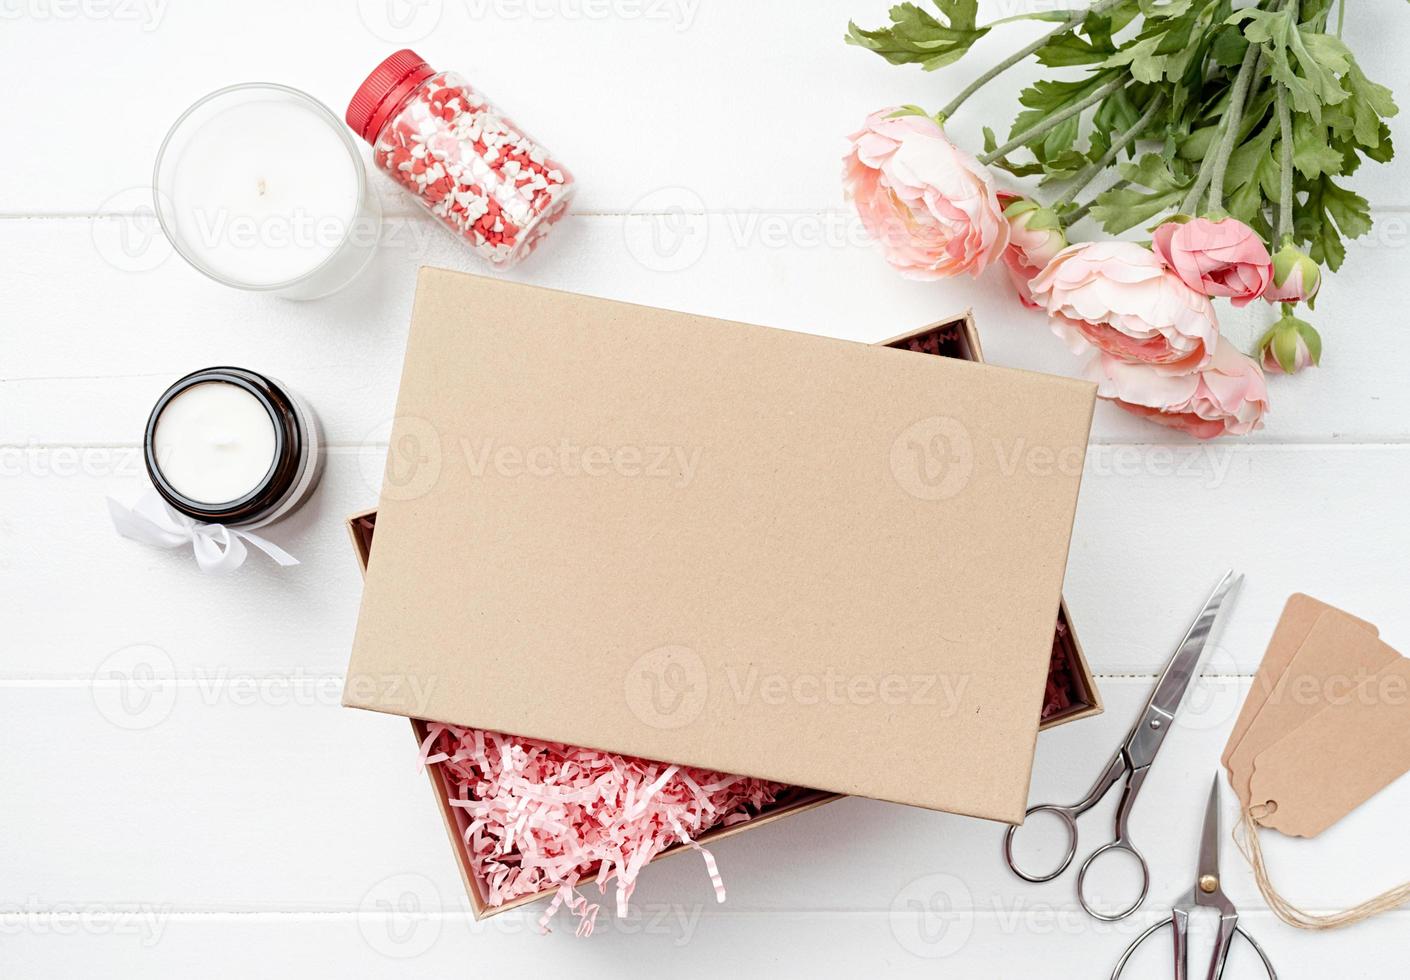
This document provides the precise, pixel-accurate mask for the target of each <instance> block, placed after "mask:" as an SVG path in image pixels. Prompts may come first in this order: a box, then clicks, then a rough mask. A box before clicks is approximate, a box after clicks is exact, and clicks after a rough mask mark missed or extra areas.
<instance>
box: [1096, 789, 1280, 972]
mask: <svg viewBox="0 0 1410 980" xmlns="http://www.w3.org/2000/svg"><path fill="white" fill-rule="evenodd" d="M1198 908H1205V909H1214V910H1215V911H1216V912H1218V913H1219V935H1218V938H1216V939H1215V941H1214V952H1213V953H1212V954H1210V958H1209V973H1208V974H1207V977H1208V980H1220V978H1222V977H1223V976H1224V964H1225V963H1226V962H1227V961H1228V958H1229V947H1230V945H1232V943H1233V941H1234V934H1235V933H1237V934H1238V935H1240V936H1243V937H1244V939H1245V940H1247V941H1248V944H1249V945H1250V946H1252V947H1253V949H1254V952H1256V953H1257V954H1258V958H1259V959H1261V960H1262V961H1263V968H1264V969H1265V970H1267V971H1268V978H1269V980H1278V974H1277V973H1276V972H1275V971H1274V970H1273V964H1272V963H1270V962H1269V961H1268V954H1267V953H1265V952H1263V947H1262V946H1260V945H1258V942H1257V941H1256V940H1255V939H1254V938H1253V937H1252V936H1250V935H1249V934H1248V933H1246V932H1244V931H1243V929H1242V928H1241V927H1240V926H1239V910H1238V909H1236V908H1234V903H1233V902H1231V901H1229V896H1227V895H1225V894H1224V889H1223V887H1222V886H1221V885H1220V883H1219V776H1218V774H1216V775H1215V777H1214V785H1213V786H1212V787H1211V788H1210V790H1209V804H1208V805H1207V806H1206V807H1205V810H1204V835H1203V836H1202V837H1201V838H1200V842H1199V869H1198V871H1197V874H1196V877H1195V885H1194V887H1193V888H1191V889H1190V890H1189V892H1188V893H1186V895H1185V896H1184V897H1183V898H1181V899H1180V901H1178V902H1176V903H1175V905H1174V907H1173V908H1172V909H1171V910H1170V918H1168V919H1161V920H1160V921H1159V922H1157V923H1156V924H1155V925H1153V926H1151V927H1150V928H1149V929H1147V930H1146V931H1145V932H1143V933H1141V934H1140V935H1139V936H1137V937H1136V941H1135V942H1133V943H1132V944H1131V945H1130V946H1128V947H1126V952H1125V953H1122V954H1121V959H1119V960H1117V961H1116V969H1115V970H1113V971H1112V972H1111V980H1118V978H1119V977H1120V976H1121V971H1122V970H1124V969H1126V961H1127V960H1129V959H1130V958H1131V954H1133V953H1135V952H1136V948H1137V947H1138V946H1140V945H1141V943H1143V942H1145V941H1146V940H1147V939H1149V938H1150V937H1151V936H1154V935H1155V934H1156V933H1157V932H1159V931H1160V930H1161V929H1163V928H1165V927H1166V926H1170V927H1171V929H1172V930H1173V931H1174V933H1175V980H1188V978H1189V975H1190V913H1191V912H1193V911H1194V910H1195V909H1198Z"/></svg>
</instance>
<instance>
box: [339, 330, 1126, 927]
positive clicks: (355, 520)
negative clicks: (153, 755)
mask: <svg viewBox="0 0 1410 980" xmlns="http://www.w3.org/2000/svg"><path fill="white" fill-rule="evenodd" d="M880 346H889V347H893V348H898V349H902V350H909V351H915V352H918V353H925V354H930V355H936V356H942V357H952V358H957V359H960V360H969V361H982V360H983V357H982V352H981V348H980V343H979V336H978V333H977V331H976V328H975V324H974V322H973V318H972V316H971V315H970V314H969V313H965V314H963V315H961V316H955V317H949V318H946V319H943V320H941V321H938V322H937V323H935V324H932V325H930V326H927V327H924V328H922V329H920V330H917V331H914V332H911V333H907V334H904V335H902V336H899V337H895V338H893V339H891V340H888V341H884V342H882V344H881V345H880ZM376 515H377V511H376V509H371V510H367V511H363V512H361V513H357V514H354V515H351V516H350V517H349V518H348V519H347V528H348V531H349V534H350V536H351V539H352V543H353V547H354V550H355V553H356V556H357V560H358V562H359V564H360V566H361V568H362V571H363V573H364V575H365V574H366V572H367V567H368V562H369V560H370V557H371V551H372V541H373V532H374V529H375V527H376ZM1058 615H1059V623H1058V628H1057V631H1056V634H1055V637H1054V648H1053V661H1052V664H1051V665H1050V668H1049V669H1050V684H1055V685H1057V686H1058V687H1060V688H1065V695H1066V699H1067V700H1068V702H1069V703H1068V705H1067V706H1066V707H1065V708H1062V709H1060V710H1057V711H1054V712H1050V713H1048V714H1047V716H1045V717H1043V718H1042V720H1041V722H1040V726H1039V727H1040V728H1041V729H1042V730H1048V729H1051V728H1055V727H1058V726H1060V725H1065V724H1067V723H1069V722H1072V721H1077V720H1079V719H1083V718H1088V717H1091V716H1093V715H1097V714H1100V713H1101V711H1102V701H1101V697H1100V694H1099V692H1098V689H1097V686H1096V683H1095V681H1094V679H1093V676H1092V673H1091V670H1090V667H1089V666H1088V664H1087V661H1086V658H1085V656H1084V655H1083V652H1082V648H1081V644H1080V643H1079V641H1078V638H1077V635H1076V630H1075V629H1074V627H1073V625H1072V622H1071V619H1070V617H1069V615H1068V612H1067V608H1066V604H1065V603H1063V602H1060V603H1059V608H1058ZM1060 666H1061V667H1062V668H1063V669H1060V670H1059V669H1058V668H1059V667H1060ZM411 727H412V732H413V737H414V738H415V740H416V745H418V746H419V745H420V743H421V742H422V741H424V739H425V738H426V735H427V729H426V724H425V722H424V721H423V720H421V719H416V718H413V719H412V720H411ZM427 775H428V777H429V779H430V783H431V787H432V791H433V795H434V796H435V799H436V803H437V806H438V807H439V809H440V812H441V816H442V818H443V821H444V823H445V826H446V830H447V833H448V836H449V839H450V843H451V847H452V852H453V853H454V855H455V857H456V864H457V867H459V869H460V873H461V877H462V879H463V881H464V884H465V888H466V892H467V895H468V897H469V901H470V907H471V911H472V913H473V915H474V916H475V918H476V919H480V918H483V917H486V916H491V915H496V914H498V913H501V912H506V911H509V910H510V909H514V908H518V907H520V906H523V905H527V904H529V903H532V902H535V901H538V900H539V899H543V898H547V897H550V896H551V895H552V894H553V891H552V890H551V889H550V890H546V891H543V892H540V893H537V894H531V895H524V896H521V897H519V898H517V899H515V900H512V901H509V902H505V903H503V904H501V905H498V906H494V907H491V906H489V905H487V903H486V901H485V898H484V895H483V892H482V889H481V886H480V883H479V882H478V881H477V880H476V878H475V875H474V874H473V872H472V869H471V866H470V863H469V857H468V852H467V849H466V848H465V846H464V844H463V841H464V834H465V831H466V827H467V817H466V814H465V811H464V810H463V809H460V808H456V807H452V806H451V805H450V803H449V799H450V791H449V789H448V786H447V783H446V782H445V780H444V778H443V775H442V772H441V767H439V766H436V765H431V766H428V767H427ZM843 795H844V794H841V793H834V792H824V791H819V790H810V789H804V788H801V787H799V788H797V789H796V790H794V791H792V792H789V793H786V794H784V795H783V796H782V797H780V799H779V800H778V801H777V802H776V803H775V804H773V805H771V806H770V807H768V808H767V809H766V810H765V811H764V812H763V813H761V814H759V815H758V816H756V817H755V818H754V819H752V820H749V821H747V822H744V823H741V824H736V825H734V826H730V827H719V828H716V829H714V830H711V831H709V832H707V833H706V834H704V835H702V836H701V838H700V840H699V841H698V843H700V844H702V845H707V846H708V845H710V844H712V843H715V842H718V841H720V840H723V839H724V838H726V837H730V836H733V835H734V834H737V833H742V832H744V831H746V830H749V829H752V828H755V827H762V826H765V825H767V824H770V823H773V822H775V821H777V820H781V819H782V818H784V817H786V816H788V815H790V814H794V813H801V812H803V811H804V810H809V809H812V808H814V807H818V806H822V805H823V804H825V803H829V802H832V801H833V800H837V799H841V798H842V796H843ZM685 850H686V848H685V847H684V846H683V845H677V846H675V847H672V848H670V849H668V850H667V851H665V852H663V853H662V854H661V855H659V857H665V856H667V855H672V854H678V853H682V852H683V851H685ZM586 880H590V879H585V881H586Z"/></svg>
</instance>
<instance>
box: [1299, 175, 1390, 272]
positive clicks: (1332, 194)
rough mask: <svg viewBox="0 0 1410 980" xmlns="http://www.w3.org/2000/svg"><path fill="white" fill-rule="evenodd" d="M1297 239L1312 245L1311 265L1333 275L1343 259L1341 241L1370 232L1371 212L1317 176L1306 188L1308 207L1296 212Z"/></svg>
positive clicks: (1358, 198)
mask: <svg viewBox="0 0 1410 980" xmlns="http://www.w3.org/2000/svg"><path fill="white" fill-rule="evenodd" d="M1294 224H1295V225H1296V226H1297V232H1298V237H1299V238H1300V239H1301V240H1302V241H1305V242H1308V243H1309V244H1310V245H1311V248H1310V249H1309V250H1308V254H1309V255H1310V256H1311V257H1312V260H1313V261H1314V262H1318V263H1320V264H1322V265H1325V266H1326V267H1327V268H1328V269H1330V270H1331V271H1333V272H1335V271H1336V270H1337V269H1339V268H1341V264H1342V261H1343V260H1344V259H1345V258H1346V246H1344V245H1343V244H1342V238H1343V237H1346V238H1358V237H1360V236H1361V235H1364V234H1366V232H1368V231H1370V230H1371V209H1370V206H1369V205H1368V204H1367V203H1366V199H1365V198H1364V197H1362V196H1361V195H1360V194H1357V193H1355V192H1353V191H1349V190H1347V189H1346V188H1344V187H1341V186H1339V185H1337V184H1336V183H1335V182H1334V181H1333V180H1332V179H1331V178H1330V177H1319V178H1318V179H1317V180H1315V181H1311V182H1310V183H1309V184H1308V185H1307V204H1306V205H1305V206H1303V207H1302V208H1300V209H1299V213H1298V215H1297V220H1296V221H1295V222H1294Z"/></svg>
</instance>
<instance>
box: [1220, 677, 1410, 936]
mask: <svg viewBox="0 0 1410 980" xmlns="http://www.w3.org/2000/svg"><path fill="white" fill-rule="evenodd" d="M1406 772H1410V660H1406V659H1404V658H1399V659H1397V660H1396V661H1395V662H1394V663H1392V664H1391V665H1390V666H1388V667H1387V668H1386V669H1385V670H1383V671H1381V672H1380V673H1378V674H1376V675H1375V676H1373V677H1371V678H1370V679H1368V680H1367V681H1365V682H1364V683H1363V684H1361V685H1360V686H1359V687H1357V688H1356V689H1355V690H1354V691H1352V692H1351V694H1350V695H1349V696H1347V697H1345V698H1343V699H1340V700H1338V701H1337V702H1336V703H1335V704H1332V705H1330V706H1329V707H1327V708H1326V709H1325V710H1323V711H1322V712H1321V713H1319V714H1317V715H1315V716H1313V717H1312V718H1310V719H1308V720H1307V721H1306V722H1305V723H1304V724H1302V725H1301V726H1299V727H1298V728H1296V729H1294V730H1293V731H1290V732H1289V733H1288V734H1286V735H1285V736H1283V737H1282V738H1281V739H1279V740H1278V741H1277V742H1275V743H1274V744H1272V745H1270V746H1269V747H1268V748H1266V749H1264V750H1263V751H1262V752H1260V753H1259V754H1258V756H1257V758H1255V759H1254V761H1253V778H1252V784H1251V792H1252V794H1253V798H1254V799H1255V800H1259V801H1262V802H1259V803H1255V804H1254V805H1253V806H1252V807H1246V808H1245V809H1244V811H1243V813H1242V814H1241V815H1240V820H1239V825H1238V829H1237V830H1236V831H1235V839H1236V840H1237V841H1238V843H1239V847H1240V849H1241V850H1242V851H1243V852H1244V856H1245V857H1247V858H1248V860H1249V864H1250V865H1251V866H1252V868H1253V874H1254V879H1255V880H1256V881H1257V883H1258V890H1259V891H1260V892H1261V893H1262V894H1263V897H1264V898H1265V899H1266V900H1267V902H1268V907H1269V908H1270V909H1271V910H1272V911H1273V913H1274V914H1275V915H1277V916H1278V918H1280V919H1282V920H1283V921H1284V922H1286V923H1288V924H1289V925H1293V926H1297V927H1298V928H1299V929H1312V930H1318V931H1325V930H1329V929H1338V928H1341V927H1342V926H1348V925H1352V924H1354V923H1357V922H1361V921H1363V920H1365V919H1369V918H1371V917H1372V916H1374V915H1379V914H1380V913H1382V912H1389V911H1390V910H1392V909H1396V908H1399V907H1401V906H1402V905H1404V904H1405V903H1406V902H1410V882H1406V883H1405V884H1402V885H1399V886H1397V887H1395V888H1392V889H1390V890H1389V891H1385V892H1382V893H1381V894H1379V895H1377V896H1375V897H1374V898H1371V899H1368V900H1366V901H1364V902H1362V903H1360V904H1359V905H1357V906H1355V907H1353V908H1349V909H1343V910H1341V911H1338V912H1330V913H1314V912H1308V911H1306V910H1304V909H1301V908H1299V907H1298V906H1296V905H1293V904H1292V903H1291V902H1289V901H1288V900H1287V899H1285V898H1284V897H1283V896H1282V895H1281V894H1280V893H1279V892H1278V889H1277V888H1276V887H1275V886H1274V884H1273V881H1272V879H1271V878H1270V876H1269V873H1268V866H1267V864H1266V863H1265V861H1264V859H1263V849H1262V845H1261V844H1260V842H1259V839H1258V832H1259V828H1260V827H1267V828H1270V829H1272V830H1278V831H1281V832H1282V833H1284V834H1288V835H1290V836H1294V837H1314V836H1316V835H1317V834H1320V833H1321V832H1322V831H1324V830H1326V829H1327V828H1328V827H1330V826H1332V825H1333V824H1334V823H1336V822H1337V821H1338V820H1340V819H1341V818H1342V817H1344V816H1346V815H1347V814H1348V813H1350V812H1351V811H1352V810H1354V809H1356V808H1357V807H1358V806H1360V805H1361V804H1362V803H1365V802H1366V801H1367V800H1369V799H1370V798H1371V797H1373V796H1375V795H1376V794H1377V793H1379V792H1380V791H1381V790H1383V789H1385V788H1386V787H1387V786H1389V785H1390V784H1391V783H1393V782H1394V781H1395V780H1396V779H1398V778H1400V777H1401V776H1403V775H1404V774H1405V773H1406Z"/></svg>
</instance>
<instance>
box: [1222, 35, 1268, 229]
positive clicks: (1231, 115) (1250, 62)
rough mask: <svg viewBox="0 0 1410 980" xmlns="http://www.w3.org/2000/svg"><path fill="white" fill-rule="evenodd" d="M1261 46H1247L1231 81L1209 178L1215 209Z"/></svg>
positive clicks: (1237, 136) (1237, 135)
mask: <svg viewBox="0 0 1410 980" xmlns="http://www.w3.org/2000/svg"><path fill="white" fill-rule="evenodd" d="M1262 50H1263V46H1262V45H1259V44H1250V45H1249V46H1248V50H1247V51H1245V52H1244V60H1243V64H1241V65H1240V66H1239V74H1238V77H1236V78H1235V79H1234V88H1233V91H1231V92H1230V93H1229V107H1228V108H1227V109H1225V110H1224V132H1223V138H1222V139H1221V140H1220V141H1219V149H1218V152H1217V153H1216V154H1215V157H1214V169H1213V171H1212V172H1211V175H1210V178H1209V203H1210V205H1212V206H1213V207H1215V208H1222V207H1223V206H1224V175H1225V173H1226V172H1227V171H1228V169H1229V158H1230V157H1231V156H1233V155H1234V146H1235V145H1236V144H1237V143H1238V141H1239V126H1240V123H1242V121H1243V114H1244V102H1245V100H1246V99H1247V98H1248V90H1249V86H1250V85H1251V84H1252V82H1253V69H1254V66H1255V65H1256V64H1257V63H1258V56H1259V54H1260V53H1261V52H1262Z"/></svg>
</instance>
